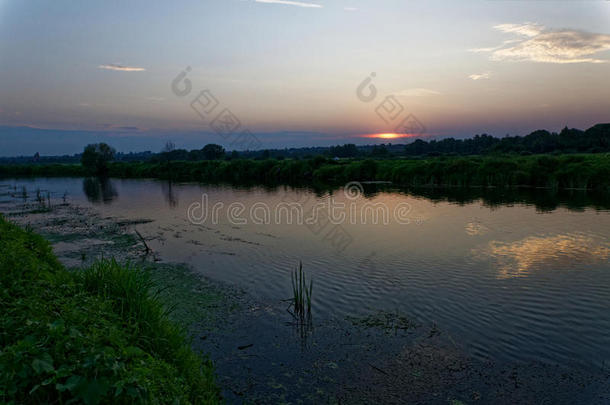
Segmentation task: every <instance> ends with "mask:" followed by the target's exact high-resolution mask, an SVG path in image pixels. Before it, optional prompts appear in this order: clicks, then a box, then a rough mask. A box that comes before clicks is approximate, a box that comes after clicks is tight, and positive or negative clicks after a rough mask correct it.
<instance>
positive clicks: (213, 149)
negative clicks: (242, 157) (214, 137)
mask: <svg viewBox="0 0 610 405" xmlns="http://www.w3.org/2000/svg"><path fill="white" fill-rule="evenodd" d="M202 151H203V156H204V158H205V159H206V160H216V159H220V158H222V157H223V156H224V155H225V149H224V148H223V147H222V146H220V145H216V144H214V143H209V144H207V145H205V146H204V147H203V149H202Z"/></svg>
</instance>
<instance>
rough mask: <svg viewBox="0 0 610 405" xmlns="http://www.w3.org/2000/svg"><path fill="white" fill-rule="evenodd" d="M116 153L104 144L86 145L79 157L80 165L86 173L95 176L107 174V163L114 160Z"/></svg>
mask: <svg viewBox="0 0 610 405" xmlns="http://www.w3.org/2000/svg"><path fill="white" fill-rule="evenodd" d="M115 153H116V151H115V150H114V148H113V147H111V146H109V145H108V144H105V143H94V144H91V145H87V146H86V147H85V150H84V151H83V155H82V157H81V164H82V165H83V167H84V168H85V169H87V171H88V172H89V173H91V174H95V175H98V176H100V175H105V174H106V173H108V162H110V161H111V160H112V159H114V154H115Z"/></svg>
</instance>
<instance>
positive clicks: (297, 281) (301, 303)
mask: <svg viewBox="0 0 610 405" xmlns="http://www.w3.org/2000/svg"><path fill="white" fill-rule="evenodd" d="M291 279H292V294H293V298H292V305H293V309H294V312H293V315H294V316H295V318H299V319H301V320H303V319H305V318H310V317H311V297H312V293H313V279H311V280H309V286H307V280H306V277H305V273H304V272H303V263H302V262H299V267H298V269H295V270H294V273H292V274H291Z"/></svg>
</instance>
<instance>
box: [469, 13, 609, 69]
mask: <svg viewBox="0 0 610 405" xmlns="http://www.w3.org/2000/svg"><path fill="white" fill-rule="evenodd" d="M494 28H495V29H496V30H498V31H502V32H505V33H509V34H514V35H517V37H518V38H515V39H511V40H508V41H504V42H503V44H502V45H500V46H496V47H490V48H475V49H470V51H471V52H484V53H491V56H490V59H491V60H495V61H504V60H508V61H529V62H541V63H560V64H564V63H605V62H607V61H608V60H607V59H598V58H594V57H592V55H594V54H596V53H599V52H603V51H607V50H610V35H606V34H595V33H590V32H585V31H580V30H569V29H561V30H550V29H547V28H546V27H544V26H542V25H539V24H532V23H527V24H521V25H519V24H500V25H496V26H494ZM474 80H476V79H474Z"/></svg>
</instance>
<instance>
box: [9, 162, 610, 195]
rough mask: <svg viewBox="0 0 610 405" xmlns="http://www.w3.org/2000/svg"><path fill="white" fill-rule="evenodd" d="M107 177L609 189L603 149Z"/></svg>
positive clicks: (135, 166)
mask: <svg viewBox="0 0 610 405" xmlns="http://www.w3.org/2000/svg"><path fill="white" fill-rule="evenodd" d="M22 176H27V177H87V176H90V173H88V172H87V170H86V169H85V168H84V167H83V166H81V165H80V164H22V165H0V177H22ZM107 176H108V177H116V178H154V179H169V180H175V181H194V182H210V183H214V182H227V183H230V184H262V185H266V184H299V185H313V184H327V185H340V184H345V183H347V182H350V181H361V182H392V183H393V184H395V185H399V186H408V187H432V188H435V187H464V188H471V187H489V188H491V187H511V188H515V187H531V188H543V189H562V190H595V191H602V192H608V191H610V155H609V154H607V153H604V154H561V155H527V156H522V155H497V156H439V157H425V158H396V159H328V158H325V157H321V156H318V157H315V158H310V159H283V160H277V159H265V160H252V159H232V160H203V161H166V162H113V163H110V164H109V166H108V173H107Z"/></svg>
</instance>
